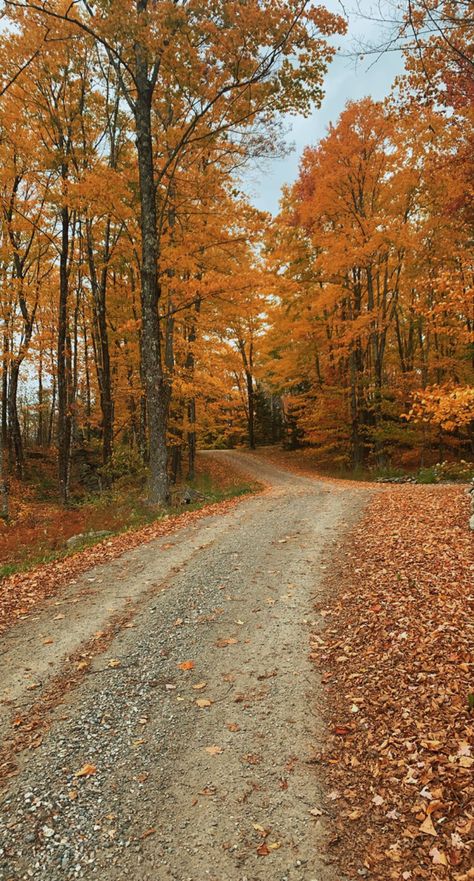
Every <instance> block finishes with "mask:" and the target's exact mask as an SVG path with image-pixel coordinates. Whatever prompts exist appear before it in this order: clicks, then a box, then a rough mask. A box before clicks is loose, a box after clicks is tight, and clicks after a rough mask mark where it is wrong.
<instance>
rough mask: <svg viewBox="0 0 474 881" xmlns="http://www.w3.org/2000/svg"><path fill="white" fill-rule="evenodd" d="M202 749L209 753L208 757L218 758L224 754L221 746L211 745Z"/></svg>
mask: <svg viewBox="0 0 474 881" xmlns="http://www.w3.org/2000/svg"><path fill="white" fill-rule="evenodd" d="M204 749H205V750H206V752H207V753H209V755H210V756H220V755H221V753H223V752H224V749H223V747H222V746H216V745H215V744H213V745H212V746H205V747H204Z"/></svg>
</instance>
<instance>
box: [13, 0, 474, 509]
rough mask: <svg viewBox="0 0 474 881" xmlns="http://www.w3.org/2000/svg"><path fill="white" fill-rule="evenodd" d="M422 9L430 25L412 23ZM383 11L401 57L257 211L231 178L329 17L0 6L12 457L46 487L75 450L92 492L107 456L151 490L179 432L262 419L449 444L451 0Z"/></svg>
mask: <svg viewBox="0 0 474 881" xmlns="http://www.w3.org/2000/svg"><path fill="white" fill-rule="evenodd" d="M435 12H436V15H438V16H444V20H445V22H448V24H449V28H448V30H443V31H442V32H440V31H439V29H438V30H436V29H434V28H433V27H431V28H428V29H426V28H425V30H424V31H422V30H421V29H420V28H421V23H422V22H423V21H424V20H425V19H426V17H427V16H431V18H433V16H434V14H435ZM407 15H408V18H406V19H405V24H406V27H407V28H408V27H412V32H413V33H414V32H415V31H414V30H413V26H414V25H416V28H418V30H417V31H416V34H417V40H416V41H415V44H413V41H412V42H411V43H409V42H408V43H407V45H406V47H405V49H406V74H405V75H404V77H402V78H401V79H400V81H399V82H398V83H397V85H396V88H395V90H394V91H393V93H392V95H391V96H390V97H389V99H387V101H386V102H384V103H376V102H374V101H372V100H371V99H370V98H367V99H364V100H363V101H361V102H358V103H356V104H350V105H349V106H348V107H347V108H346V110H345V111H344V113H343V114H342V116H341V118H340V120H339V121H338V122H336V123H335V124H334V125H333V126H332V127H331V128H330V130H329V132H328V134H327V137H326V138H325V139H323V140H322V141H321V142H320V143H319V144H317V145H313V146H310V147H308V148H307V150H306V151H305V153H304V156H303V158H302V161H301V166H300V174H299V177H298V180H297V181H296V183H295V184H294V185H293V186H290V187H288V188H287V190H286V191H285V193H284V194H283V198H282V207H281V213H280V214H279V216H278V217H277V218H276V219H275V220H272V219H271V218H270V217H269V216H267V215H265V214H262V213H261V212H258V211H256V210H255V209H254V208H252V207H251V205H250V204H249V202H248V199H247V198H246V197H245V196H244V194H243V186H242V181H243V175H244V173H245V168H246V167H247V166H248V164H249V163H251V162H253V161H254V160H256V159H258V160H260V161H262V162H264V161H265V159H266V158H268V157H271V156H274V155H277V154H278V152H279V151H280V150H281V149H282V128H281V121H282V119H283V117H284V115H285V114H288V113H290V114H291V113H308V112H309V111H310V110H311V109H312V108H313V107H314V106H315V105H318V104H319V102H320V101H321V98H322V95H323V88H324V75H325V72H326V69H327V66H328V64H329V63H330V60H331V57H332V55H333V52H334V48H333V45H334V41H332V40H331V37H332V36H333V35H335V34H337V33H339V32H342V31H343V30H344V28H345V23H344V21H343V20H342V18H340V17H339V16H336V15H333V14H331V13H329V12H328V11H327V10H326V9H325V8H324V7H320V6H315V5H313V4H309V3H306V2H303V3H301V2H297V0H266V2H260V0H251V2H248V3H245V4H242V3H231V4H229V3H224V2H217V3H216V2H212V3H209V2H201V0H199V2H192V3H173V2H161V0H160V2H153V3H152V2H149V0H139V2H130V0H110V2H108V3H102V2H96V3H86V2H77V3H74V4H69V3H63V2H59V0H58V2H56V0H53V2H42V0H37V2H34V0H32V2H29V0H4V2H3V3H2V22H3V29H2V33H1V36H0V42H1V57H2V61H1V66H0V159H1V162H0V257H1V262H0V273H1V274H0V284H1V295H0V319H1V322H2V443H3V448H4V453H5V456H4V458H5V467H6V469H7V470H8V471H9V472H10V473H11V474H16V475H17V476H18V477H19V478H20V479H23V478H24V477H25V475H26V474H27V471H28V458H29V456H30V452H31V451H33V450H35V449H46V448H51V449H54V450H57V457H58V465H57V468H58V487H59V496H60V498H61V501H62V502H63V504H66V503H67V502H68V500H69V496H70V478H71V468H72V469H73V470H74V468H75V466H76V463H77V461H78V459H81V457H84V456H86V455H88V452H87V451H89V453H90V452H92V453H93V455H95V457H96V464H97V467H98V468H99V470H100V484H101V485H102V486H104V485H106V484H107V483H108V482H110V481H112V480H113V479H114V474H115V470H114V469H116V461H117V459H120V458H121V460H123V458H124V456H125V459H126V458H127V456H128V457H129V460H130V462H131V461H132V460H133V461H135V460H136V461H139V462H141V463H143V464H144V465H146V467H147V469H148V474H149V478H148V497H149V499H150V501H152V502H163V501H165V500H166V499H167V498H168V493H169V481H170V479H171V480H174V479H176V478H177V477H178V476H179V474H180V473H181V471H182V470H183V469H184V470H185V473H186V474H187V475H188V476H189V477H191V478H192V476H193V474H194V467H195V466H194V462H195V453H196V449H197V446H198V444H199V443H202V444H205V445H209V444H210V445H218V446H225V445H232V444H238V443H242V442H245V441H248V442H249V443H250V446H253V445H254V444H255V443H258V442H260V441H275V440H278V439H279V438H280V437H281V434H282V431H284V432H286V434H287V436H289V435H291V437H292V438H293V441H294V442H304V443H310V444H314V445H316V446H317V447H318V448H319V449H320V450H321V452H322V454H323V456H326V457H327V458H328V459H330V460H332V461H344V462H352V463H353V464H362V463H367V462H370V461H372V460H374V459H375V460H379V461H383V460H389V459H390V457H391V456H392V454H393V451H394V450H395V449H405V450H406V451H407V452H409V451H415V453H419V451H420V450H429V449H431V448H433V446H434V445H437V446H438V447H440V448H441V449H442V450H443V449H449V450H451V452H452V453H453V454H457V453H458V452H460V451H462V452H465V450H466V448H468V447H469V444H470V443H472V420H470V419H467V418H466V416H465V414H466V413H469V412H470V410H469V407H470V406H471V405H470V404H469V401H470V397H469V396H470V391H469V386H470V384H471V380H472V344H473V338H472V334H473V321H474V315H473V300H472V279H473V262H472V242H473V230H472V223H473V212H472V180H473V176H472V144H473V136H472V124H473V118H472V106H473V102H472V94H473V75H472V61H471V59H470V58H469V46H470V45H471V44H470V42H469V27H468V13H467V7H466V15H464V14H463V4H461V3H442V2H439V3H436V4H434V6H430V8H429V9H428V7H426V8H425V7H424V6H423V5H422V4H415V5H412V6H410V9H409V11H408V12H407ZM410 16H411V18H410ZM438 20H440V19H438ZM419 26H420V27H419ZM416 28H415V30H416ZM422 38H423V39H422ZM420 41H421V42H420ZM447 41H449V43H450V44H452V46H451V49H450V50H449V51H446V46H447V45H448V43H447ZM456 402H458V404H459V409H458V411H457V413H456V412H452V411H455V410H456ZM423 407H425V412H424V411H423ZM446 414H451V416H449V415H448V416H447V415H446ZM462 414H464V415H462Z"/></svg>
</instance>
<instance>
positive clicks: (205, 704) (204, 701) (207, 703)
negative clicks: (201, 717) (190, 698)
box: [195, 697, 214, 710]
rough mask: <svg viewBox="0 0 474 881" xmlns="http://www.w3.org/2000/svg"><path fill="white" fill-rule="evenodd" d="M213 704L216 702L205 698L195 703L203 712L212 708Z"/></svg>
mask: <svg viewBox="0 0 474 881" xmlns="http://www.w3.org/2000/svg"><path fill="white" fill-rule="evenodd" d="M213 703H214V701H211V700H209V699H208V698H205V697H200V698H198V699H197V700H196V701H195V704H196V706H198V707H200V708H201V710H204V709H207V708H208V707H211V706H212V704H213Z"/></svg>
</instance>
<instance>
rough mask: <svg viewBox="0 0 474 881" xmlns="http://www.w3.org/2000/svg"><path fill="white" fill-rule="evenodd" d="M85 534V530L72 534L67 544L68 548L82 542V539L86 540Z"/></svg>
mask: <svg viewBox="0 0 474 881" xmlns="http://www.w3.org/2000/svg"><path fill="white" fill-rule="evenodd" d="M84 539H85V535H84V533H83V532H79V533H78V534H77V535H71V537H70V538H68V540H67V542H66V545H67V547H68V548H74V547H75V546H76V545H78V544H80V542H81V541H84Z"/></svg>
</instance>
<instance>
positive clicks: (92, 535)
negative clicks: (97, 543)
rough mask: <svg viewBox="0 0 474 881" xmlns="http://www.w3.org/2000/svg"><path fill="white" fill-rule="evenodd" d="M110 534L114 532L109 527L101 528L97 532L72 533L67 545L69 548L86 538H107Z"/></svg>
mask: <svg viewBox="0 0 474 881" xmlns="http://www.w3.org/2000/svg"><path fill="white" fill-rule="evenodd" d="M108 535H112V533H111V532H110V531H109V530H107V529H99V530H98V531H97V532H78V534H77V535H71V537H70V538H68V540H67V542H66V545H67V547H68V548H74V547H75V546H76V545H78V544H80V543H81V542H82V541H84V539H86V538H106V537H107V536H108Z"/></svg>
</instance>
